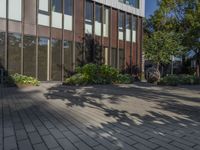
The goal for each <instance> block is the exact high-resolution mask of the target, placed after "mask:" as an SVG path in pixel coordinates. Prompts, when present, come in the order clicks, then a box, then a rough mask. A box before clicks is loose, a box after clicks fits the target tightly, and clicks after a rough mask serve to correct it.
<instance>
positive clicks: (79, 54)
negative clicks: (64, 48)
mask: <svg viewBox="0 0 200 150" xmlns="http://www.w3.org/2000/svg"><path fill="white" fill-rule="evenodd" d="M83 63H84V52H83V44H81V43H78V42H76V44H75V64H76V66H80V65H83Z"/></svg>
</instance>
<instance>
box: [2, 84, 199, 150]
mask: <svg viewBox="0 0 200 150" xmlns="http://www.w3.org/2000/svg"><path fill="white" fill-rule="evenodd" d="M120 149H123V150H200V87H198V86H195V87H156V86H152V85H148V84H134V85H118V86H117V85H113V86H109V85H107V86H87V87H73V86H71V87H65V86H61V85H59V84H55V83H44V84H42V85H41V86H40V87H28V88H22V89H20V88H2V87H0V150H120Z"/></svg>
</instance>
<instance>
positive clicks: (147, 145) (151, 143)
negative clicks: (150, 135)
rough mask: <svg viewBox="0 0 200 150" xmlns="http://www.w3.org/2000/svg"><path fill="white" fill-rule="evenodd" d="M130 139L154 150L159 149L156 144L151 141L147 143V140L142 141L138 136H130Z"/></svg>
mask: <svg viewBox="0 0 200 150" xmlns="http://www.w3.org/2000/svg"><path fill="white" fill-rule="evenodd" d="M130 138H131V139H132V140H134V141H137V142H139V143H141V144H143V145H145V146H146V147H149V148H152V149H155V148H157V147H159V146H158V145H157V144H154V143H153V142H149V141H147V140H145V139H142V138H140V137H138V136H134V135H133V136H130Z"/></svg>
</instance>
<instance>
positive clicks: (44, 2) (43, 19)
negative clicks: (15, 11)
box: [38, 0, 50, 26]
mask: <svg viewBox="0 0 200 150" xmlns="http://www.w3.org/2000/svg"><path fill="white" fill-rule="evenodd" d="M49 15H50V13H49V0H39V14H38V24H39V25H43V26H49V22H50V21H49V20H50V19H49Z"/></svg>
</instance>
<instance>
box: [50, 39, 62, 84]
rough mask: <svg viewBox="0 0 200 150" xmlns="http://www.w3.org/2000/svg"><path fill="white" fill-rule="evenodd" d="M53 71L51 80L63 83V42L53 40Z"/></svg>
mask: <svg viewBox="0 0 200 150" xmlns="http://www.w3.org/2000/svg"><path fill="white" fill-rule="evenodd" d="M51 46H52V47H51V48H52V71H51V73H52V74H51V79H52V80H53V81H61V77H62V74H61V73H62V41H61V40H56V39H52V41H51Z"/></svg>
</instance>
